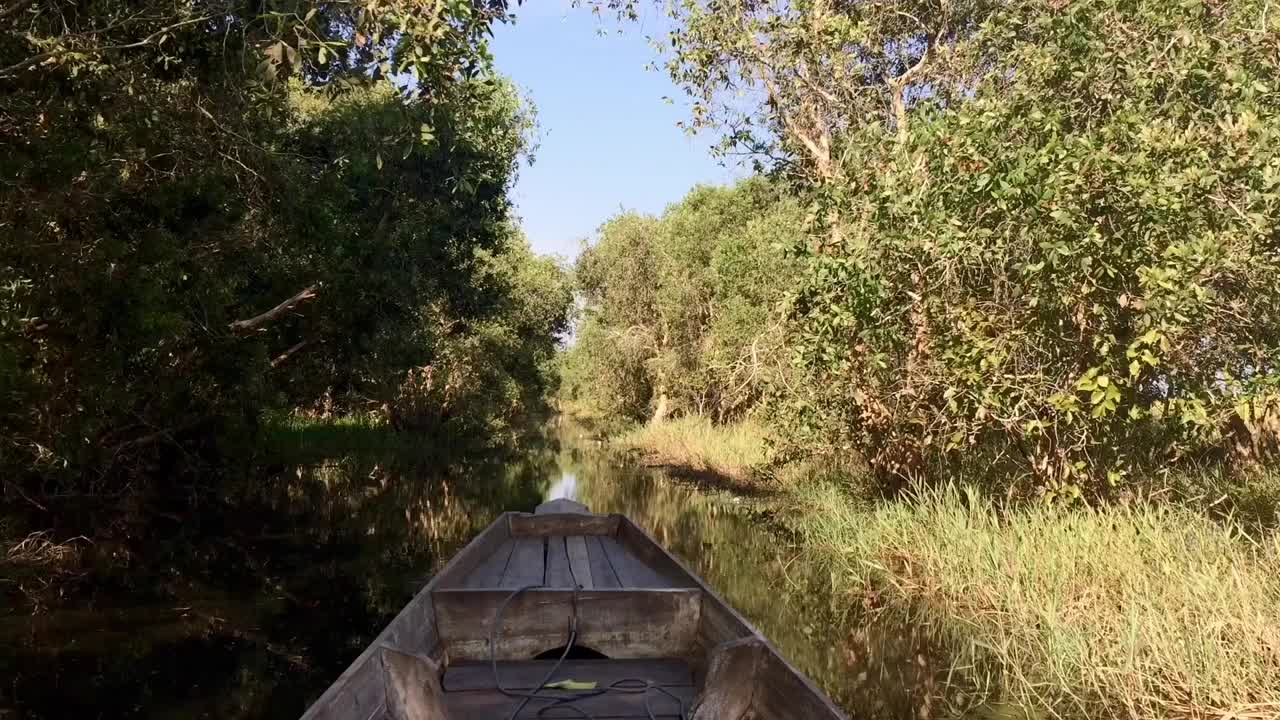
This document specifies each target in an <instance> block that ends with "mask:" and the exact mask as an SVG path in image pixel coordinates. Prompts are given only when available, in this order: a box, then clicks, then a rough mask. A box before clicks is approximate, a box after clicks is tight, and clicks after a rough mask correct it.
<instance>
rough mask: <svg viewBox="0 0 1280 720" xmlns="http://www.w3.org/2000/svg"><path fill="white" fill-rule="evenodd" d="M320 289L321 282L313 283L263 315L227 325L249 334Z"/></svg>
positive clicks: (309, 297)
mask: <svg viewBox="0 0 1280 720" xmlns="http://www.w3.org/2000/svg"><path fill="white" fill-rule="evenodd" d="M319 289H320V283H316V284H314V285H311V286H310V287H307V288H305V289H304V290H302V292H300V293H298V294H297V295H294V296H293V297H291V298H289V299H287V300H285V301H284V302H282V303H280V304H279V305H277V306H275V307H273V308H271V309H270V310H268V311H266V312H264V313H262V314H261V315H255V316H254V317H251V318H249V319H248V320H236V321H235V322H233V323H231V324H230V325H228V326H227V327H229V328H230V329H231V332H233V333H235V334H237V335H248V334H249V333H251V332H253V331H255V330H257V329H259V328H261V327H262V326H263V325H267V324H269V323H272V322H274V321H276V320H277V319H279V317H280V316H281V315H284V314H285V313H287V312H289V311H290V310H292V309H294V308H295V307H297V306H298V305H301V304H302V303H304V302H306V301H308V300H310V299H312V298H314V297H315V296H316V294H317V292H318V291H319Z"/></svg>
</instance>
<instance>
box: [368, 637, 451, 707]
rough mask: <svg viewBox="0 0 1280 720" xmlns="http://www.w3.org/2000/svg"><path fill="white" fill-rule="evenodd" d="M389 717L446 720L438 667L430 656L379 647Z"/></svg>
mask: <svg viewBox="0 0 1280 720" xmlns="http://www.w3.org/2000/svg"><path fill="white" fill-rule="evenodd" d="M382 670H383V680H384V683H385V688H386V697H387V717H388V718H390V720H447V718H448V714H447V713H446V711H445V706H444V688H442V687H441V686H440V666H439V665H437V664H436V663H435V662H434V661H432V660H431V659H430V658H425V657H421V656H418V655H408V654H406V653H402V652H400V651H398V650H395V649H392V648H388V647H384V648H382Z"/></svg>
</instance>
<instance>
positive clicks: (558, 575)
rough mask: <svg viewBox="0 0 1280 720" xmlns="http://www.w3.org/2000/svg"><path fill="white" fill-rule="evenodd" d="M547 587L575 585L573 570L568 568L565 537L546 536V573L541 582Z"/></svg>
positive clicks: (569, 586)
mask: <svg viewBox="0 0 1280 720" xmlns="http://www.w3.org/2000/svg"><path fill="white" fill-rule="evenodd" d="M543 585H545V586H546V587H549V588H572V587H575V584H574V581H573V572H572V571H571V570H570V569H569V553H568V549H567V548H566V547H565V538H563V537H549V538H547V575H546V582H544V583H543Z"/></svg>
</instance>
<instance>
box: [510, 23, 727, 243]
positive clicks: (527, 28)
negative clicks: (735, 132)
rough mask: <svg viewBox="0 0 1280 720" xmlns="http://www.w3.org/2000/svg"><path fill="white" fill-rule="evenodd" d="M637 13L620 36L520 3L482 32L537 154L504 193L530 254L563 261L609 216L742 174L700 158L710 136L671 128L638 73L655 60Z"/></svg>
mask: <svg viewBox="0 0 1280 720" xmlns="http://www.w3.org/2000/svg"><path fill="white" fill-rule="evenodd" d="M646 9H647V10H648V11H649V12H650V16H649V17H647V18H645V20H644V21H643V22H642V23H641V24H639V25H628V26H624V28H623V30H624V32H623V33H622V34H621V35H620V34H618V33H617V32H616V30H617V24H616V23H614V22H613V21H612V20H609V21H605V22H602V21H600V20H598V19H597V18H596V17H595V16H593V15H592V14H591V13H590V11H588V10H585V9H581V8H577V9H573V8H570V7H569V6H568V3H567V2H565V0H531V1H526V2H525V4H524V5H522V6H520V7H518V8H517V9H516V15H517V17H518V20H517V22H516V23H515V24H513V25H505V26H500V27H498V28H496V29H495V30H494V39H493V42H492V46H491V47H492V51H493V55H494V59H495V60H496V61H497V65H498V70H499V71H500V72H501V73H502V74H504V75H506V76H508V77H510V78H512V79H513V80H514V81H515V82H516V83H517V84H518V85H519V86H520V87H521V88H522V90H523V91H524V92H525V94H527V95H529V96H530V97H531V98H532V99H533V102H534V104H535V105H536V106H537V108H538V124H539V126H540V130H539V133H540V147H539V148H538V152H537V154H536V156H535V162H534V164H533V166H532V167H529V166H522V167H521V168H520V178H519V180H518V182H517V183H516V187H515V192H514V198H515V201H516V204H517V206H518V213H519V215H520V218H521V225H522V226H523V228H524V231H525V233H526V234H527V235H528V237H529V241H530V242H531V243H532V245H533V248H534V250H536V251H537V252H540V253H547V254H558V255H563V256H565V257H569V258H572V257H573V256H575V255H576V254H577V252H578V248H579V243H580V241H581V240H582V239H583V238H586V237H589V236H590V235H591V234H592V233H593V232H594V231H595V229H596V227H598V226H599V225H600V223H602V222H604V221H605V220H606V219H608V218H609V217H610V216H612V215H614V214H615V213H617V212H618V210H619V209H620V208H626V209H628V210H640V211H643V212H653V213H656V212H661V211H662V209H663V208H664V207H666V206H667V205H668V204H670V203H672V202H675V201H676V200H679V199H680V198H681V197H683V196H684V194H685V193H686V192H688V191H689V189H690V188H691V187H693V186H694V185H696V184H698V183H717V184H719V183H726V182H731V181H732V180H733V179H734V178H736V177H741V176H742V175H743V174H744V172H745V171H744V170H741V169H738V168H736V167H734V168H725V167H722V166H721V165H720V163H719V161H718V160H717V159H715V158H713V157H711V155H710V153H709V152H708V146H709V145H710V143H711V139H710V138H707V137H697V138H689V137H688V136H687V135H686V134H685V132H684V131H683V130H681V129H680V128H678V127H676V123H677V122H679V121H680V120H684V119H686V117H687V110H688V106H687V104H686V103H684V102H683V101H682V97H683V93H682V92H681V91H680V90H679V89H678V88H676V87H675V86H674V85H672V83H671V81H670V79H668V77H667V75H666V73H665V72H662V71H660V70H659V71H654V70H646V69H645V66H646V65H647V64H648V63H649V62H651V61H652V60H654V58H655V52H654V50H653V49H652V48H651V47H650V46H649V44H648V42H647V41H646V40H645V35H646V34H653V33H654V32H655V31H658V30H659V29H660V28H661V27H662V25H661V21H662V18H661V17H659V16H657V15H656V14H655V13H654V11H653V8H646ZM602 28H603V29H605V30H606V31H607V32H606V33H605V34H603V35H602V34H600V33H599V32H598V31H599V30H600V29H602ZM664 96H666V97H670V98H672V99H673V100H675V101H676V102H675V103H674V104H667V103H665V102H663V99H662V98H663V97H664Z"/></svg>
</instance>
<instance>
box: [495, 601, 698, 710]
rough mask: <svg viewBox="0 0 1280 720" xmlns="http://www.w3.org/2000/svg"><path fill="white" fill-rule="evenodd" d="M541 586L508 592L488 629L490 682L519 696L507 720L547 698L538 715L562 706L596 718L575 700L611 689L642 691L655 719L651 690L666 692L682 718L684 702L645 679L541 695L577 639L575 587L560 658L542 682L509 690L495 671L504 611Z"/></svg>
mask: <svg viewBox="0 0 1280 720" xmlns="http://www.w3.org/2000/svg"><path fill="white" fill-rule="evenodd" d="M543 587H544V586H543V585H525V586H522V587H519V588H516V589H515V590H513V591H512V592H511V594H510V595H508V596H507V597H506V599H505V600H503V601H502V604H501V605H499V606H498V612H497V615H496V616H495V617H494V621H493V625H492V626H491V627H490V628H489V666H490V667H491V668H492V670H493V684H494V686H496V687H497V688H498V692H500V693H502V694H503V695H506V696H507V697H516V698H521V700H520V704H519V705H517V706H516V709H515V710H513V711H512V712H511V714H510V715H508V716H507V720H515V718H516V717H517V716H518V715H519V714H520V713H521V712H523V711H524V709H525V708H526V707H528V706H529V701H530V700H550V701H551V703H550V704H548V705H545V706H543V707H541V708H539V709H538V713H537V716H538V717H539V718H543V717H552V716H548V715H546V714H545V713H546V712H547V711H548V710H557V709H564V710H572V711H573V712H575V713H578V715H577V717H582V718H586V720H595V718H594V717H593V716H592V715H591V714H590V713H588V712H587V711H586V710H583V709H582V708H580V707H578V706H577V705H575V704H574V703H575V702H577V701H579V700H585V699H587V698H591V697H597V696H599V695H604V694H606V693H611V692H612V693H624V694H642V695H643V696H644V697H643V700H644V712H645V714H646V715H648V716H649V720H658V716H657V715H654V713H653V708H651V707H650V705H649V691H650V690H657V691H658V692H660V693H662V694H663V695H666V696H667V697H669V698H671V699H672V700H675V701H676V705H678V706H679V707H680V712H679V715H678V716H677V717H679V718H680V720H685V712H684V701H683V700H681V699H680V698H678V697H676V696H675V695H674V694H672V693H671V692H670V691H669V690H667V689H666V688H664V687H661V686H659V685H655V684H654V683H653V682H652V681H650V680H646V679H644V678H622V679H620V680H617V681H615V682H613V683H611V684H610V685H608V686H606V687H603V688H597V689H595V690H579V691H567V692H573V693H575V694H573V695H568V696H564V695H544V694H542V693H543V691H544V690H545V687H546V684H547V683H549V682H551V678H553V677H555V674H556V673H557V672H558V671H559V670H560V666H561V665H563V664H564V661H565V658H567V657H569V651H570V650H572V649H573V645H574V643H575V642H577V640H578V588H577V587H576V586H575V587H574V588H573V594H572V595H571V596H570V603H569V605H570V611H569V638H568V642H566V643H565V645H564V652H562V653H560V658H559V659H558V660H556V662H555V665H552V666H551V670H550V672H548V673H547V675H546V677H544V678H542V681H541V682H539V683H538V684H537V686H535V687H534V689H533V690H531V691H527V692H526V691H522V690H512V689H510V688H506V687H503V685H502V676H501V675H500V674H499V673H498V637H499V634H500V633H501V631H502V617H503V615H504V614H506V611H507V606H509V605H510V604H511V602H512V601H513V600H515V599H516V598H517V597H518V596H519V595H520V594H521V593H523V592H525V591H527V590H536V589H539V588H543ZM560 717H565V716H560Z"/></svg>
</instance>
